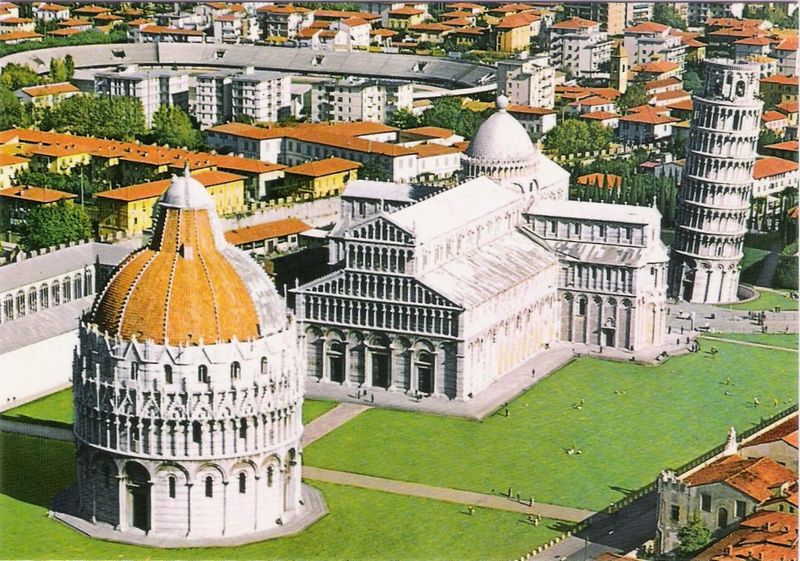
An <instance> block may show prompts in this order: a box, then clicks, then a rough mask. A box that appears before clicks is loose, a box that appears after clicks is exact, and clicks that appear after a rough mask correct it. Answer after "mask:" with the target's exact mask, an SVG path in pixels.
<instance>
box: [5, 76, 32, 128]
mask: <svg viewBox="0 0 800 561" xmlns="http://www.w3.org/2000/svg"><path fill="white" fill-rule="evenodd" d="M28 124H29V120H28V118H27V111H26V110H25V107H24V106H23V105H22V103H20V101H19V99H18V98H17V96H15V95H14V92H13V91H11V90H10V89H9V88H7V87H6V86H4V85H2V84H0V130H5V129H11V128H15V127H26V126H28Z"/></svg>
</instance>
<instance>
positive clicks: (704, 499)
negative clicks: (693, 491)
mask: <svg viewBox="0 0 800 561" xmlns="http://www.w3.org/2000/svg"><path fill="white" fill-rule="evenodd" d="M700 510H702V511H703V512H711V495H707V494H705V493H703V494H702V495H700Z"/></svg>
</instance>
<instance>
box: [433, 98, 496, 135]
mask: <svg viewBox="0 0 800 561" xmlns="http://www.w3.org/2000/svg"><path fill="white" fill-rule="evenodd" d="M484 120H486V116H484V114H482V113H476V112H475V111H471V110H469V109H465V108H463V107H462V106H461V98H458V97H440V98H438V99H436V100H434V102H433V105H432V106H431V107H430V109H428V110H427V111H425V112H424V113H423V114H422V119H421V123H420V124H422V125H426V126H431V127H442V128H445V129H450V130H452V131H454V132H455V133H456V134H458V135H460V136H463V137H466V138H472V137H473V136H474V135H475V133H476V132H477V130H478V127H480V126H481V124H482V123H483V121H484Z"/></svg>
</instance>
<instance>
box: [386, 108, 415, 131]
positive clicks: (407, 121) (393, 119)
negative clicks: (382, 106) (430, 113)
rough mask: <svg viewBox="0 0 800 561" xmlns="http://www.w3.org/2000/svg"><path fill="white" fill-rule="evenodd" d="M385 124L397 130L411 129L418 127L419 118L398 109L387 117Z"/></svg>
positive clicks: (406, 110)
mask: <svg viewBox="0 0 800 561" xmlns="http://www.w3.org/2000/svg"><path fill="white" fill-rule="evenodd" d="M386 124H387V125H389V126H390V127H397V128H398V129H413V128H414V127H418V126H419V117H417V116H416V115H414V114H413V113H412V112H411V111H409V110H408V109H398V110H397V111H395V112H394V113H392V114H391V115H390V116H389V119H388V120H387V121H386Z"/></svg>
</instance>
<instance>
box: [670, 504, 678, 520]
mask: <svg viewBox="0 0 800 561" xmlns="http://www.w3.org/2000/svg"><path fill="white" fill-rule="evenodd" d="M669 519H670V520H672V521H673V522H680V519H681V507H679V506H678V505H672V506H671V507H670V509H669Z"/></svg>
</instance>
